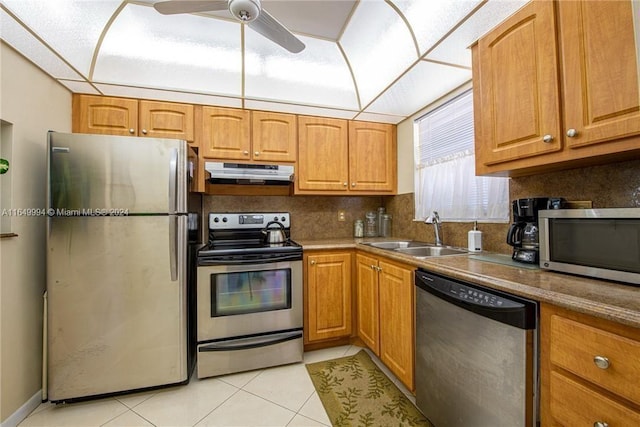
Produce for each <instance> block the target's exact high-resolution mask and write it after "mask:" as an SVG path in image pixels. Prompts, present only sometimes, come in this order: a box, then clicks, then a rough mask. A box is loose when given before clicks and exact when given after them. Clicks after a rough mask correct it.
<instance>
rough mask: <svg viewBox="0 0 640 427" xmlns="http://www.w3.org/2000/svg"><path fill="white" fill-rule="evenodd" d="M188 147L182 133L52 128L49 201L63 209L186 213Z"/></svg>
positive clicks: (50, 204) (99, 212)
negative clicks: (128, 134) (140, 133)
mask: <svg viewBox="0 0 640 427" xmlns="http://www.w3.org/2000/svg"><path fill="white" fill-rule="evenodd" d="M186 152H187V146H186V142H185V141H181V140H177V139H153V138H134V137H121V136H108V135H85V134H65V133H57V132H49V165H48V167H49V188H48V197H49V199H48V207H49V208H53V209H55V210H56V211H55V212H56V213H57V214H58V215H69V214H73V212H68V211H79V212H80V213H79V214H89V215H91V214H95V213H98V214H103V213H102V212H101V211H99V210H101V209H106V210H107V211H106V212H107V213H113V212H115V213H128V214H139V213H176V212H179V213H185V212H186V210H187V208H186V203H187V202H186V197H187V160H186Z"/></svg>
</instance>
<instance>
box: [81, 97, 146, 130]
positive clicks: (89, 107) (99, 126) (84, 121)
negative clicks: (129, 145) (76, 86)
mask: <svg viewBox="0 0 640 427" xmlns="http://www.w3.org/2000/svg"><path fill="white" fill-rule="evenodd" d="M72 110H73V120H72V122H73V123H72V128H73V132H76V133H97V134H104V135H122V136H136V135H137V134H138V100H136V99H127V98H110V97H107V96H93V95H73V100H72Z"/></svg>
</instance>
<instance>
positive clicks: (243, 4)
mask: <svg viewBox="0 0 640 427" xmlns="http://www.w3.org/2000/svg"><path fill="white" fill-rule="evenodd" d="M153 7H154V8H155V9H156V10H157V11H158V12H160V13H162V14H163V15H174V14H178V13H196V12H210V11H216V10H225V9H228V10H229V12H231V14H232V15H233V16H234V17H235V18H236V19H237V20H238V21H240V22H241V23H243V24H247V25H248V26H249V28H251V29H253V30H254V31H256V32H258V33H259V34H261V35H263V36H264V37H266V38H268V39H269V40H271V41H273V42H275V43H277V44H279V45H280V46H282V47H283V48H285V49H287V50H288V51H289V52H292V53H299V52H302V50H303V49H304V47H305V46H304V43H302V42H301V41H300V40H299V39H298V38H297V37H296V36H294V35H293V34H292V33H291V31H289V30H288V29H287V28H286V27H285V26H284V25H282V24H281V23H280V22H278V20H276V19H275V18H274V17H273V16H271V15H270V14H269V12H267V11H266V10H264V9H263V8H262V6H261V2H260V0H170V1H161V2H158V3H155V4H154V5H153Z"/></svg>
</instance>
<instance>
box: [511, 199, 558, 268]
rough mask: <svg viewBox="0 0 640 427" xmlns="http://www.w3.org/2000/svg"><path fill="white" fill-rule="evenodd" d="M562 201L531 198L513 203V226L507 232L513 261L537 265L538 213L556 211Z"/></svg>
mask: <svg viewBox="0 0 640 427" xmlns="http://www.w3.org/2000/svg"><path fill="white" fill-rule="evenodd" d="M561 205H562V199H558V198H548V197H533V198H528V199H516V200H514V201H513V206H512V208H513V224H511V226H510V227H509V231H508V232H507V243H508V244H509V245H511V246H513V255H512V256H511V258H513V260H514V261H519V262H526V263H529V264H537V263H538V261H539V256H538V249H539V242H538V211H539V210H542V209H558V208H560V207H561Z"/></svg>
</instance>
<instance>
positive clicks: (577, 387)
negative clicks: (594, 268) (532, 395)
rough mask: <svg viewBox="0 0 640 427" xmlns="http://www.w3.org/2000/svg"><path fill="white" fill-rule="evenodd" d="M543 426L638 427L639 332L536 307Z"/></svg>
mask: <svg viewBox="0 0 640 427" xmlns="http://www.w3.org/2000/svg"><path fill="white" fill-rule="evenodd" d="M540 341H541V343H540V344H541V345H540V350H541V353H540V364H541V422H542V425H544V426H567V427H568V426H577V425H588V426H606V425H609V426H611V427H613V426H631V425H640V383H639V382H638V378H640V329H637V328H632V327H627V326H624V325H621V324H618V323H614V322H610V321H607V320H603V319H599V318H594V317H591V316H587V315H584V314H580V313H575V312H571V311H569V310H565V309H562V308H559V307H556V306H553V305H549V304H542V305H541V309H540Z"/></svg>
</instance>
